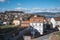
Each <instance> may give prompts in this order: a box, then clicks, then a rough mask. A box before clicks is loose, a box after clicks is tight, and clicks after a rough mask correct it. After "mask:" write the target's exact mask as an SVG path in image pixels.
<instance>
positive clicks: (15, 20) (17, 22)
mask: <svg viewBox="0 0 60 40" xmlns="http://www.w3.org/2000/svg"><path fill="white" fill-rule="evenodd" d="M20 22H21V21H20V20H18V19H14V20H13V24H14V25H15V26H18V25H20Z"/></svg>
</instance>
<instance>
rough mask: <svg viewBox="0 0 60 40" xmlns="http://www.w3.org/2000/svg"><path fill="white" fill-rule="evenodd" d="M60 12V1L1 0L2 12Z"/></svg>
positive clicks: (0, 10)
mask: <svg viewBox="0 0 60 40" xmlns="http://www.w3.org/2000/svg"><path fill="white" fill-rule="evenodd" d="M12 10H14V11H24V12H46V11H47V12H60V0H0V12H2V11H12Z"/></svg>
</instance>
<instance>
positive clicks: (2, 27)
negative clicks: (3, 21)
mask: <svg viewBox="0 0 60 40" xmlns="http://www.w3.org/2000/svg"><path fill="white" fill-rule="evenodd" d="M14 27H17V26H14V25H3V26H0V28H1V29H5V28H14Z"/></svg>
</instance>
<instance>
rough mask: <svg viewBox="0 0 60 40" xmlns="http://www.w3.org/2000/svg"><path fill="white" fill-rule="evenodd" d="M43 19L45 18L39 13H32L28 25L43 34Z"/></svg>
mask: <svg viewBox="0 0 60 40" xmlns="http://www.w3.org/2000/svg"><path fill="white" fill-rule="evenodd" d="M44 19H45V18H44V17H43V16H40V15H34V16H32V17H31V18H30V26H31V27H33V28H34V29H36V30H37V31H38V32H39V33H40V34H41V35H43V27H44V26H43V22H44ZM32 33H33V32H32Z"/></svg>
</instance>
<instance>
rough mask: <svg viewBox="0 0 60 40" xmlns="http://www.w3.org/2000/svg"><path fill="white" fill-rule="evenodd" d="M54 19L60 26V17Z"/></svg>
mask: <svg viewBox="0 0 60 40" xmlns="http://www.w3.org/2000/svg"><path fill="white" fill-rule="evenodd" d="M54 19H55V21H56V25H58V26H60V17H55V18H54Z"/></svg>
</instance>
